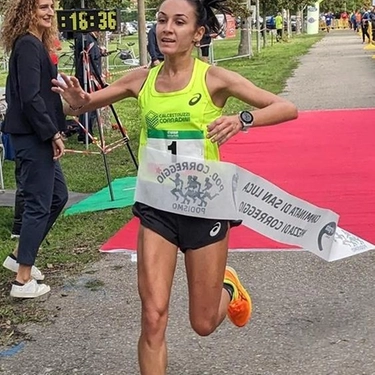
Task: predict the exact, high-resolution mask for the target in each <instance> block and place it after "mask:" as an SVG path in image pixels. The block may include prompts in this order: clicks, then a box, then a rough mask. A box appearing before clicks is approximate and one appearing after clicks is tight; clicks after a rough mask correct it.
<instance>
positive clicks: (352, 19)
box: [350, 12, 357, 31]
mask: <svg viewBox="0 0 375 375" xmlns="http://www.w3.org/2000/svg"><path fill="white" fill-rule="evenodd" d="M350 25H351V28H352V30H354V31H357V20H356V17H355V12H353V13H352V14H351V15H350Z"/></svg>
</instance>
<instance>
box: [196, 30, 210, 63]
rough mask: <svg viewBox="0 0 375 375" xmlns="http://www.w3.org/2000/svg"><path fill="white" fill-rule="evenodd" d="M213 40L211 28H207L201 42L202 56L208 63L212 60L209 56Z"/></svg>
mask: <svg viewBox="0 0 375 375" xmlns="http://www.w3.org/2000/svg"><path fill="white" fill-rule="evenodd" d="M211 40H212V35H211V32H210V30H208V29H207V28H206V32H205V33H204V35H203V37H202V39H201V40H200V42H199V48H200V58H201V60H202V61H204V62H206V63H208V62H210V59H209V56H210V44H211Z"/></svg>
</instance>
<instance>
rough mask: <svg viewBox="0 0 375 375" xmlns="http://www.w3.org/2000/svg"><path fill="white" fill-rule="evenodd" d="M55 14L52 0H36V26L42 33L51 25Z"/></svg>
mask: <svg viewBox="0 0 375 375" xmlns="http://www.w3.org/2000/svg"><path fill="white" fill-rule="evenodd" d="M54 16H55V6H54V2H53V0H38V1H37V8H36V20H37V22H36V28H37V29H38V31H39V32H41V33H43V32H44V31H45V30H47V29H49V28H50V27H51V26H52V21H53V17H54Z"/></svg>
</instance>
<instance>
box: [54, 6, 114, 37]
mask: <svg viewBox="0 0 375 375" xmlns="http://www.w3.org/2000/svg"><path fill="white" fill-rule="evenodd" d="M56 15H57V24H58V28H59V31H60V32H71V31H73V32H81V33H87V32H90V31H112V32H116V31H118V30H119V28H120V23H121V17H120V10H119V9H64V10H57V11H56Z"/></svg>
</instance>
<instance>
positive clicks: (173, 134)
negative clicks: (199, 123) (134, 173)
mask: <svg viewBox="0 0 375 375" xmlns="http://www.w3.org/2000/svg"><path fill="white" fill-rule="evenodd" d="M147 137H148V140H147V146H148V147H149V148H153V149H155V150H159V151H162V152H165V153H166V155H165V157H168V154H169V158H170V159H169V160H170V161H175V160H176V156H177V155H179V156H191V157H195V158H203V157H204V142H205V139H204V134H203V131H200V130H177V131H171V130H156V129H150V130H148V132H147Z"/></svg>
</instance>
